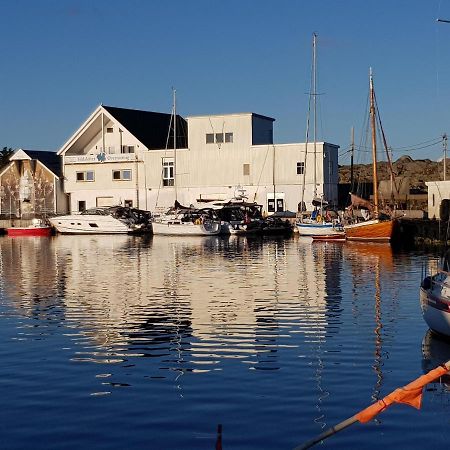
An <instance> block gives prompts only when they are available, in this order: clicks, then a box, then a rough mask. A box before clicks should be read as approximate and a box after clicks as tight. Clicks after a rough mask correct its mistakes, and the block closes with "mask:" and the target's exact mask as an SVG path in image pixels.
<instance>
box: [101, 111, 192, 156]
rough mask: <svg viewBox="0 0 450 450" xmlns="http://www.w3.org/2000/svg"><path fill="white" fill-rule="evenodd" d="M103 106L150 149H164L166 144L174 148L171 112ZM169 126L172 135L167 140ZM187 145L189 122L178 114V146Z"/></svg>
mask: <svg viewBox="0 0 450 450" xmlns="http://www.w3.org/2000/svg"><path fill="white" fill-rule="evenodd" d="M103 108H105V109H106V111H108V112H109V113H110V114H111V115H112V116H113V117H115V118H116V119H117V120H118V121H119V122H120V123H121V124H122V125H123V126H124V127H125V128H126V129H127V130H128V131H129V132H130V133H131V134H132V135H133V136H135V137H136V138H137V139H139V140H140V141H141V142H142V143H143V144H144V145H145V146H146V147H147V148H148V149H162V148H166V145H167V148H173V130H172V127H173V125H171V123H170V119H171V114H165V113H158V112H151V111H140V110H138V109H125V108H116V107H114V106H105V105H103ZM169 127H170V136H169V141H167V136H168V134H169ZM187 146H188V142H187V123H186V121H185V120H184V119H183V118H182V117H181V116H178V115H177V148H187Z"/></svg>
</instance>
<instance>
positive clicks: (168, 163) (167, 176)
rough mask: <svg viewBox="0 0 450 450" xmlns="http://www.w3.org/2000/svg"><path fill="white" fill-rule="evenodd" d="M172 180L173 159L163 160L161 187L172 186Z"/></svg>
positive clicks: (173, 179) (173, 180) (173, 181)
mask: <svg viewBox="0 0 450 450" xmlns="http://www.w3.org/2000/svg"><path fill="white" fill-rule="evenodd" d="M174 184H175V178H174V161H173V158H163V186H173V185H174Z"/></svg>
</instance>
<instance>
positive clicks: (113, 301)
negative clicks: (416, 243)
mask: <svg viewBox="0 0 450 450" xmlns="http://www.w3.org/2000/svg"><path fill="white" fill-rule="evenodd" d="M437 256H438V255H436V254H432V253H426V252H423V251H408V252H406V251H400V252H396V251H393V250H392V248H391V247H390V246H389V245H385V244H378V245H377V244H372V245H371V244H358V243H350V242H346V243H325V242H319V243H311V242H309V241H303V240H301V239H300V238H298V236H294V237H291V238H287V239H263V238H245V237H237V236H231V237H229V238H224V237H215V236H214V237H207V238H202V237H189V238H181V237H180V238H177V237H164V236H154V237H153V238H152V237H134V236H61V235H59V236H54V237H51V238H32V237H26V238H11V237H6V236H4V237H0V273H1V276H0V360H1V362H2V363H1V365H0V383H1V384H0V393H1V398H2V403H3V407H2V409H1V413H0V414H1V420H0V447H1V448H4V449H28V448H30V449H31V448H32V449H46V450H48V449H62V448H64V449H66V450H67V449H85V448H95V449H121V450H122V449H158V450H159V449H161V450H166V449H167V450H181V449H195V450H197V449H198V450H203V449H205V450H206V449H210V450H211V449H214V448H215V445H216V439H217V433H216V431H217V427H218V425H219V424H221V425H222V429H223V434H222V447H223V449H225V450H231V449H233V450H234V449H238V450H241V449H242V450H256V449H258V450H261V449H267V450H271V449H277V450H279V449H292V448H293V447H295V446H296V445H298V444H300V443H302V442H304V441H307V440H309V439H310V438H312V437H314V436H315V435H317V434H319V433H321V432H322V431H324V429H325V428H328V427H330V426H333V425H335V424H337V423H338V422H340V421H342V420H344V419H346V418H348V417H350V416H352V415H353V414H355V413H356V412H358V411H359V410H361V409H363V408H364V407H366V406H368V405H369V404H371V403H372V402H374V401H375V400H378V399H380V398H382V397H383V396H385V395H386V394H388V393H389V392H391V391H392V390H394V389H395V388H397V387H399V386H402V385H404V384H407V383H408V382H409V381H411V380H413V379H415V378H417V377H418V376H420V375H422V374H423V373H424V372H425V371H427V370H429V369H431V368H433V367H435V366H436V365H438V364H439V363H441V362H443V361H445V360H447V359H450V344H449V343H447V342H445V341H441V340H439V339H437V338H436V337H434V336H432V335H431V334H430V333H429V332H428V330H427V326H426V324H425V323H424V321H423V319H422V317H421V311H420V306H419V300H418V295H419V292H418V291H419V285H420V282H421V277H422V274H423V270H424V267H425V266H426V265H427V264H428V263H429V261H431V260H435V259H436V257H437ZM446 382H447V383H448V384H446ZM449 409H450V380H446V379H443V380H440V381H439V382H436V383H432V384H430V385H428V386H427V387H426V389H425V391H424V396H423V402H422V408H421V409H420V410H416V409H414V408H411V407H409V406H406V405H393V406H391V407H390V408H389V409H388V410H386V411H385V412H383V413H382V414H380V415H379V416H378V417H377V418H376V419H375V420H373V421H372V422H370V423H367V424H364V425H363V424H355V425H353V426H351V427H349V428H348V429H346V430H344V431H342V432H341V433H339V434H337V435H335V436H333V437H331V438H329V439H328V440H327V441H325V442H324V443H323V444H320V448H330V449H331V448H332V449H349V448H360V449H377V450H378V449H379V448H380V447H381V448H385V449H389V448H392V449H394V448H395V449H398V448H408V449H423V448H433V450H438V449H446V448H448V438H449V436H450V433H449V421H450V419H449V417H450V415H449Z"/></svg>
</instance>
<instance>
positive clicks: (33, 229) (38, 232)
mask: <svg viewBox="0 0 450 450" xmlns="http://www.w3.org/2000/svg"><path fill="white" fill-rule="evenodd" d="M6 234H7V235H8V236H11V237H18V236H50V235H51V234H52V227H51V225H50V224H49V223H48V222H47V221H45V220H42V219H33V220H32V222H31V224H30V225H29V226H26V227H14V226H11V227H8V228H6Z"/></svg>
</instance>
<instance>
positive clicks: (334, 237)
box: [312, 233, 347, 242]
mask: <svg viewBox="0 0 450 450" xmlns="http://www.w3.org/2000/svg"><path fill="white" fill-rule="evenodd" d="M346 239H347V238H346V236H345V233H336V234H327V235H323V236H320V235H316V236H312V240H313V241H333V242H345V241H346Z"/></svg>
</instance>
